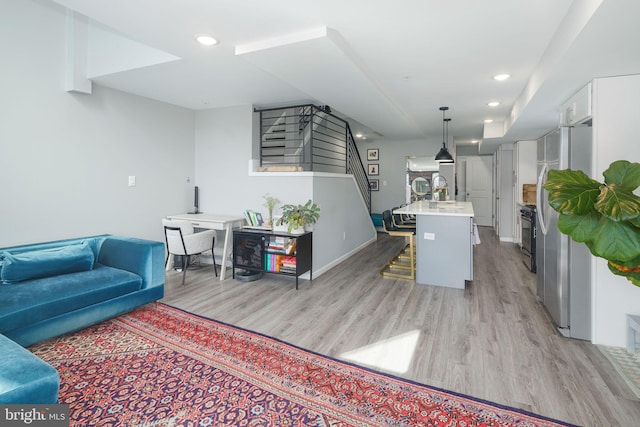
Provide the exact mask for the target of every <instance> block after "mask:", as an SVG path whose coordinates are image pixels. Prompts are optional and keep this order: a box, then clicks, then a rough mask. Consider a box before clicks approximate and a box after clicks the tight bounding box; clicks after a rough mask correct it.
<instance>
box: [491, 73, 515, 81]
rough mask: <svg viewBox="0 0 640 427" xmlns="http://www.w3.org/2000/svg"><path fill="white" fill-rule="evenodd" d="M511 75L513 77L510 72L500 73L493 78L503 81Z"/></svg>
mask: <svg viewBox="0 0 640 427" xmlns="http://www.w3.org/2000/svg"><path fill="white" fill-rule="evenodd" d="M509 77H511V76H510V75H509V74H498V75H496V76H493V79H494V80H498V81H499V82H501V81H503V80H507V79H508V78H509Z"/></svg>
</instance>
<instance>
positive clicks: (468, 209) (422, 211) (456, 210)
mask: <svg viewBox="0 0 640 427" xmlns="http://www.w3.org/2000/svg"><path fill="white" fill-rule="evenodd" d="M429 203H431V204H433V203H435V204H436V207H429ZM393 213H402V214H409V215H445V216H468V217H473V216H474V213H473V205H472V204H471V202H455V201H446V202H433V201H429V200H421V201H419V202H415V203H412V204H410V205H407V206H404V207H401V208H399V209H396V210H394V211H393Z"/></svg>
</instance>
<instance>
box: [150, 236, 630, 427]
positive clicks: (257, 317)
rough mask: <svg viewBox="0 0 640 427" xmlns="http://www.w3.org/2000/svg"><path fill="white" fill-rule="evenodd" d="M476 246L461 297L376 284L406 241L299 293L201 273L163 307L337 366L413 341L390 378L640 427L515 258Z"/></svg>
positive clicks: (610, 374)
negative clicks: (403, 339) (555, 320)
mask: <svg viewBox="0 0 640 427" xmlns="http://www.w3.org/2000/svg"><path fill="white" fill-rule="evenodd" d="M480 236H481V239H482V244H481V245H479V246H477V247H476V248H475V249H474V280H473V282H470V283H468V285H467V287H466V289H464V290H459V289H448V288H441V287H435V286H425V285H417V284H415V283H414V282H413V281H408V280H403V279H393V278H389V277H382V276H381V275H380V274H379V270H380V268H381V267H382V266H384V265H385V264H386V263H387V262H388V260H389V259H390V258H391V257H392V256H393V255H394V254H395V253H397V252H398V251H399V250H400V249H401V248H402V247H403V245H404V241H403V239H401V238H397V237H390V236H387V235H386V234H381V235H379V236H378V240H377V241H376V242H375V243H373V244H371V245H369V246H368V247H366V248H365V249H364V250H362V251H361V252H359V253H358V254H356V255H355V256H353V257H351V258H349V259H348V260H346V261H344V262H342V263H341V264H339V265H338V266H336V267H334V268H332V269H331V270H330V271H328V272H326V273H324V274H322V275H321V276H319V277H314V279H313V281H312V282H309V281H306V280H301V281H300V289H299V290H298V291H296V290H295V282H294V280H292V279H291V278H289V277H281V276H275V275H265V276H264V277H263V278H262V279H260V280H258V281H255V282H248V283H245V282H239V281H236V280H233V279H231V274H229V275H228V278H227V279H226V280H224V281H223V282H221V281H219V280H218V279H217V278H214V277H213V269H212V267H209V266H204V267H202V268H200V269H197V270H193V271H191V270H190V271H188V272H187V279H186V285H185V286H184V287H182V286H180V280H181V273H178V272H175V271H170V272H168V273H167V283H166V287H165V298H164V299H163V302H165V303H167V304H170V305H173V306H176V307H180V308H182V309H184V310H187V311H190V312H193V313H197V314H200V315H204V316H207V317H211V318H213V319H216V320H219V321H222V322H226V323H230V324H233V325H237V326H239V327H242V328H247V329H251V330H254V331H257V332H260V333H264V334H266V335H269V336H272V337H275V338H278V339H282V340H285V341H287V342H290V343H292V344H294V345H297V346H300V347H303V348H306V349H309V350H312V351H315V352H318V353H321V354H325V355H328V356H331V357H336V358H341V355H342V354H344V353H346V352H350V351H353V350H357V349H359V348H362V347H365V346H368V345H372V344H376V343H385V342H388V341H389V340H393V339H394V338H396V337H399V336H402V334H407V333H411V332H412V331H417V332H418V333H419V337H418V339H417V343H416V345H415V347H414V348H413V349H412V350H407V349H404V350H402V351H404V352H407V351H409V352H411V351H412V353H413V354H412V355H411V356H412V357H411V362H410V364H409V368H408V370H407V371H406V372H403V373H398V372H393V371H388V372H390V373H392V374H393V375H398V376H402V377H404V378H407V379H410V380H413V381H418V382H421V383H425V384H429V385H432V386H435V387H441V388H445V389H448V390H451V391H454V392H458V393H463V394H467V395H471V396H475V397H478V398H481V399H486V400H490V401H493V402H496V403H499V404H503V405H509V406H514V407H518V408H521V409H524V410H528V411H532V412H535V413H538V414H541V415H544V416H548V417H552V418H556V419H560V420H563V421H567V422H571V423H575V424H578V425H585V426H608V425H612V426H614V425H615V426H626V425H629V426H631V425H638V423H639V422H638V420H640V401H639V400H638V399H637V398H636V397H635V395H634V394H633V392H632V391H631V390H630V389H629V388H628V386H627V385H626V383H624V381H623V379H622V378H620V376H619V374H618V373H617V372H616V371H615V369H614V368H613V367H612V365H611V363H610V362H609V361H608V360H607V359H606V357H604V356H603V355H602V353H601V352H600V351H599V350H598V349H597V348H596V346H594V345H592V344H590V343H588V342H585V341H579V340H573V339H569V338H565V337H563V336H561V335H560V334H559V333H558V332H557V331H556V330H555V328H554V327H553V326H552V324H551V323H550V321H549V319H548V318H547V315H546V314H545V312H544V310H543V309H542V307H541V306H540V305H539V304H538V302H537V301H536V298H535V275H534V274H532V273H530V272H529V271H528V270H527V268H526V266H525V265H524V263H523V262H522V259H523V258H522V255H521V253H520V251H519V248H518V247H517V246H516V245H514V244H511V243H504V242H500V241H499V240H498V239H497V238H496V237H495V235H494V233H493V230H492V229H489V228H485V227H481V228H480ZM392 350H393V349H391V350H389V351H392ZM373 367H374V368H375V369H379V370H384V369H381V368H380V367H377V366H373Z"/></svg>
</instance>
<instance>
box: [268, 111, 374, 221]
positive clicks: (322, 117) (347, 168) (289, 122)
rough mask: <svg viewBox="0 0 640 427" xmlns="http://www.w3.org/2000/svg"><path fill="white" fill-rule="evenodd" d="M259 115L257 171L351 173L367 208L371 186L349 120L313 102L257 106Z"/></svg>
mask: <svg viewBox="0 0 640 427" xmlns="http://www.w3.org/2000/svg"><path fill="white" fill-rule="evenodd" d="M255 112H257V113H259V114H260V170H261V171H313V172H327V173H347V174H351V175H353V177H354V179H355V181H356V183H357V185H358V188H359V190H360V193H361V194H362V197H363V199H364V201H365V204H366V206H367V209H368V210H369V212H371V189H370V186H369V179H368V177H367V172H366V170H365V168H364V165H363V163H362V159H361V158H360V154H359V153H358V148H357V147H356V144H355V140H354V138H353V134H352V133H351V128H350V127H349V123H348V122H347V121H346V120H344V119H342V118H340V117H338V116H336V115H335V114H332V113H331V111H330V110H329V109H328V108H327V107H325V108H321V107H318V106H315V105H312V104H305V105H295V106H291V107H279V108H267V109H260V110H258V109H256V110H255Z"/></svg>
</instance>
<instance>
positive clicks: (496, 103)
mask: <svg viewBox="0 0 640 427" xmlns="http://www.w3.org/2000/svg"><path fill="white" fill-rule="evenodd" d="M487 105H488V106H489V107H497V106H498V105H500V103H499V102H498V101H491V102H490V103H488V104H487Z"/></svg>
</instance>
